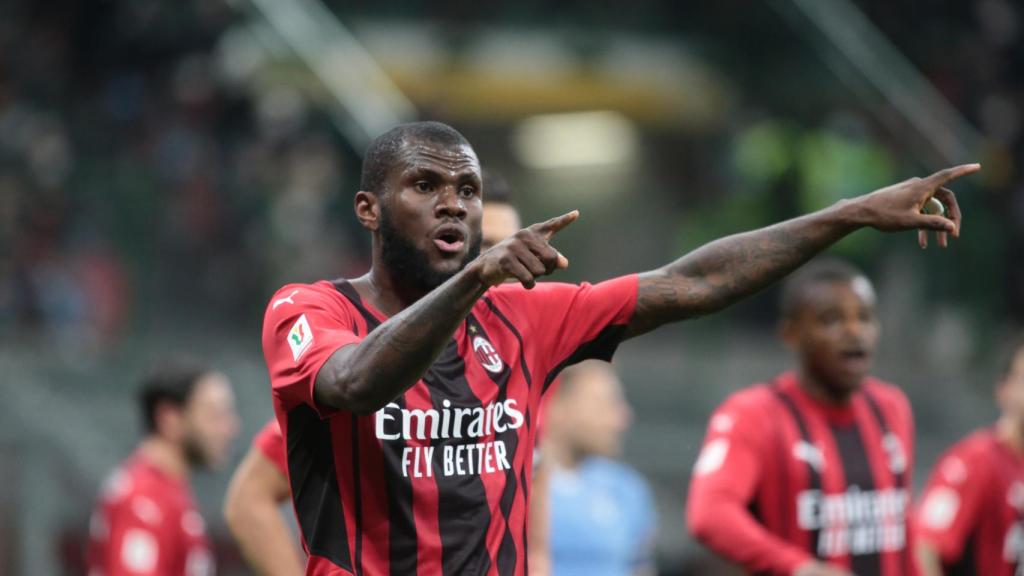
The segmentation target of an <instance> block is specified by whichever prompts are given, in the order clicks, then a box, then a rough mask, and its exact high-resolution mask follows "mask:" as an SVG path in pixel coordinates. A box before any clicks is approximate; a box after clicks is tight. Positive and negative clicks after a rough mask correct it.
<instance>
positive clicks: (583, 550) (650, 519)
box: [548, 458, 657, 576]
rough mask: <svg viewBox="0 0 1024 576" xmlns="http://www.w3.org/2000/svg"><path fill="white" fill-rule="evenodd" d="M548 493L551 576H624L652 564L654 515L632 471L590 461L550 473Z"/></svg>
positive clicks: (612, 463) (647, 491)
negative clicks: (569, 468) (574, 467)
mask: <svg viewBox="0 0 1024 576" xmlns="http://www.w3.org/2000/svg"><path fill="white" fill-rule="evenodd" d="M549 489H550V495H549V503H548V506H549V509H550V515H551V517H550V520H551V525H550V530H549V534H550V538H551V543H550V546H551V567H552V574H553V576H575V575H577V574H579V575H580V576H584V575H585V576H625V575H628V574H632V573H633V572H634V571H636V570H638V569H641V568H645V567H648V566H650V565H651V548H652V545H653V541H654V531H655V528H656V525H657V516H656V513H655V511H654V502H653V500H652V498H651V491H650V489H649V488H648V486H647V482H646V481H644V479H643V478H642V477H641V476H640V474H638V473H637V472H636V471H634V470H633V469H632V468H630V467H628V466H626V465H625V464H621V463H619V462H615V461H613V460H608V459H605V458H589V459H587V460H586V461H584V462H583V463H582V464H581V465H580V466H579V467H578V468H577V469H575V470H564V469H557V468H555V469H553V470H552V473H551V480H550V488H549Z"/></svg>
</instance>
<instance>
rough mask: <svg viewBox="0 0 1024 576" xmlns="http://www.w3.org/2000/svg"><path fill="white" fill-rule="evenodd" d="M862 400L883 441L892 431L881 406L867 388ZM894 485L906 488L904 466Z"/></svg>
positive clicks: (905, 470)
mask: <svg viewBox="0 0 1024 576" xmlns="http://www.w3.org/2000/svg"><path fill="white" fill-rule="evenodd" d="M864 400H865V401H866V402H867V405H868V408H870V409H871V414H872V415H873V416H874V417H875V422H876V423H877V424H878V429H879V430H880V431H881V432H882V439H883V441H884V439H885V438H886V437H888V436H890V435H892V434H893V432H892V430H891V429H890V428H889V423H888V422H886V421H885V416H884V415H883V414H882V407H881V406H879V404H878V401H877V400H875V397H874V396H873V395H872V394H871V393H870V392H868V391H867V390H864ZM883 448H884V446H883ZM885 452H886V455H887V456H888V455H889V454H888V450H885ZM890 472H891V470H890ZM896 487H897V488H906V487H907V469H906V468H904V469H903V471H902V472H900V473H899V474H897V475H896Z"/></svg>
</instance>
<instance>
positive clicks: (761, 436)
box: [686, 387, 812, 574]
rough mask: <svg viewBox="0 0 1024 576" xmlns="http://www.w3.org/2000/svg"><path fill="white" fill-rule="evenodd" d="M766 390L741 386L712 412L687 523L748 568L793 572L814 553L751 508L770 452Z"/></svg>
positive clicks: (703, 539)
mask: <svg viewBox="0 0 1024 576" xmlns="http://www.w3.org/2000/svg"><path fill="white" fill-rule="evenodd" d="M763 391H764V389H763V388H762V387H757V388H753V389H749V390H745V391H743V392H740V393H738V394H736V395H734V396H733V397H732V398H730V399H729V400H727V401H726V402H725V404H723V405H722V406H721V407H719V408H718V409H717V410H716V411H715V413H714V415H713V416H712V417H711V420H710V422H709V423H708V430H707V435H706V436H705V438H704V446H703V448H702V449H701V453H700V456H699V457H698V458H697V463H696V464H695V465H694V468H693V476H691V478H690V493H689V496H688V497H687V500H686V523H687V527H688V528H689V530H690V533H691V534H693V535H694V536H695V537H696V538H697V539H698V540H699V541H701V542H702V543H703V544H704V545H705V546H707V547H708V548H710V549H711V550H713V551H715V552H716V553H717V554H719V555H721V556H722V557H724V558H726V559H727V560H729V561H731V562H736V563H738V564H740V565H742V566H743V567H744V568H745V569H746V570H747V571H749V572H752V573H770V574H791V573H792V572H793V570H795V569H796V568H797V567H798V566H800V565H801V564H803V563H804V562H807V561H808V560H811V559H812V556H811V555H810V554H808V553H807V552H806V551H804V550H802V549H801V548H800V547H799V546H796V545H795V544H792V543H790V542H787V541H786V540H784V539H783V538H781V537H780V536H778V535H776V534H773V533H771V532H770V531H769V530H768V529H767V528H765V526H764V525H762V524H761V523H760V522H759V521H758V520H757V518H755V517H754V516H753V515H752V514H751V512H750V508H749V504H750V503H751V501H752V500H753V499H754V497H755V495H756V490H757V488H758V486H759V485H760V483H761V482H762V480H763V475H764V461H763V459H764V458H766V457H767V456H768V454H771V453H772V451H770V450H767V449H766V448H767V446H766V443H767V442H770V441H771V438H773V435H772V434H770V433H769V430H770V429H769V428H768V426H771V425H772V423H771V422H770V421H766V419H765V416H764V414H765V412H764V410H763V408H764V401H763V400H764V399H765V397H764V396H763V395H761V392H763ZM759 407H760V408H761V409H760V410H759V409H758V408H759Z"/></svg>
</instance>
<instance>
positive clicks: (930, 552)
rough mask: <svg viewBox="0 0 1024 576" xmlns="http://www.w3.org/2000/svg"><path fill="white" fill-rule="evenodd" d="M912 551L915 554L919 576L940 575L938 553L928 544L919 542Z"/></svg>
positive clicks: (940, 564)
mask: <svg viewBox="0 0 1024 576" xmlns="http://www.w3.org/2000/svg"><path fill="white" fill-rule="evenodd" d="M914 552H915V554H916V556H917V568H918V571H919V572H920V573H921V576H942V560H941V559H940V558H939V553H938V551H937V550H935V548H932V547H931V546H930V545H928V544H926V543H924V542H919V543H918V544H917V546H915V549H914Z"/></svg>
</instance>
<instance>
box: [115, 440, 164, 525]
mask: <svg viewBox="0 0 1024 576" xmlns="http://www.w3.org/2000/svg"><path fill="white" fill-rule="evenodd" d="M180 496H181V494H180V491H179V490H178V489H177V486H175V485H174V483H173V482H168V481H167V479H166V478H165V477H162V476H161V474H160V473H158V472H157V471H155V470H154V469H153V468H152V466H150V465H149V464H147V463H146V462H144V461H142V459H141V458H139V457H138V456H135V457H133V458H131V459H129V460H127V461H125V462H124V463H123V464H122V465H121V466H120V467H118V468H117V469H116V470H115V471H113V472H112V473H111V474H110V475H109V476H108V477H107V479H106V480H105V481H104V483H103V487H102V498H103V500H104V501H105V503H106V505H107V506H109V507H111V508H114V509H121V510H122V511H124V512H126V513H128V514H130V515H132V516H135V517H136V518H138V519H139V520H141V521H142V522H143V523H145V524H152V525H159V524H160V523H161V522H162V521H163V518H164V517H165V516H167V515H169V514H173V513H175V512H176V511H178V510H179V509H180V508H181V507H182V506H181V505H182V499H181V497H180Z"/></svg>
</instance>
